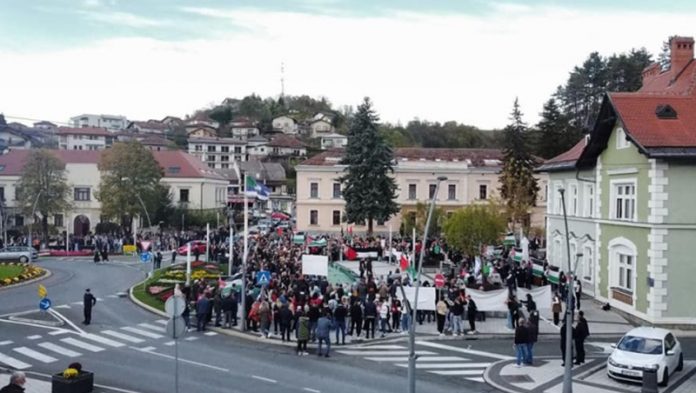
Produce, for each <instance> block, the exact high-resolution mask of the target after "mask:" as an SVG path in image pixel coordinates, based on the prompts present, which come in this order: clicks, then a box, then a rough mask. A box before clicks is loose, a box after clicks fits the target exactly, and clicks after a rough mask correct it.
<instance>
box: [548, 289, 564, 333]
mask: <svg viewBox="0 0 696 393" xmlns="http://www.w3.org/2000/svg"><path fill="white" fill-rule="evenodd" d="M561 311H563V305H562V304H561V298H560V297H558V293H556V294H555V295H554V296H553V303H552V304H551V312H552V313H553V324H554V325H556V326H558V322H559V319H560V318H559V316H560V315H561Z"/></svg>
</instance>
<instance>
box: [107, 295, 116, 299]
mask: <svg viewBox="0 0 696 393" xmlns="http://www.w3.org/2000/svg"><path fill="white" fill-rule="evenodd" d="M107 297H109V298H112V299H115V298H117V297H118V295H108V296H107Z"/></svg>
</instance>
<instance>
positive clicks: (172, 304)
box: [164, 295, 186, 317]
mask: <svg viewBox="0 0 696 393" xmlns="http://www.w3.org/2000/svg"><path fill="white" fill-rule="evenodd" d="M185 308H186V300H185V299H184V298H183V297H181V296H176V295H175V296H171V297H169V299H167V301H166V302H165V303H164V311H165V312H166V313H167V315H168V316H169V317H178V316H180V315H181V313H182V312H184V309H185Z"/></svg>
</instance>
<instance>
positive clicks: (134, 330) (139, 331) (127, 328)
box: [121, 326, 163, 338]
mask: <svg viewBox="0 0 696 393" xmlns="http://www.w3.org/2000/svg"><path fill="white" fill-rule="evenodd" d="M121 329H123V330H125V331H127V332H131V333H135V334H138V335H141V336H145V337H148V338H162V337H163V336H162V335H161V334H156V333H151V332H147V331H145V330H142V329H138V328H134V327H131V326H124V327H122V328H121Z"/></svg>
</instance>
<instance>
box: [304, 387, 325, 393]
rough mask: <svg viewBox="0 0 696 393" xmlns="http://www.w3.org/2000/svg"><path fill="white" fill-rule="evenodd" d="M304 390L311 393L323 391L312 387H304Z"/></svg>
mask: <svg viewBox="0 0 696 393" xmlns="http://www.w3.org/2000/svg"><path fill="white" fill-rule="evenodd" d="M302 390H304V391H307V392H310V393H321V391H319V390H316V389H312V388H302Z"/></svg>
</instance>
